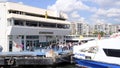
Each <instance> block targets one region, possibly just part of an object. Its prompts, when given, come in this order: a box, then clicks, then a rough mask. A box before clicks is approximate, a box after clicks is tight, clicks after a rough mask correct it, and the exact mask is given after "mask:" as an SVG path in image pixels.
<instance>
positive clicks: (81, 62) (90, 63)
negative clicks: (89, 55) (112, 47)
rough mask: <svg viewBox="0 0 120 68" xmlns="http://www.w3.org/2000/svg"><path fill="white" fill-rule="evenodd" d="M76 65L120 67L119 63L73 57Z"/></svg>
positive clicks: (94, 67)
mask: <svg viewBox="0 0 120 68" xmlns="http://www.w3.org/2000/svg"><path fill="white" fill-rule="evenodd" d="M74 61H75V63H76V64H77V65H79V66H83V67H88V68H89V67H90V68H120V65H117V64H110V63H104V62H98V61H93V60H85V59H78V58H74Z"/></svg>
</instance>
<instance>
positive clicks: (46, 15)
mask: <svg viewBox="0 0 120 68" xmlns="http://www.w3.org/2000/svg"><path fill="white" fill-rule="evenodd" d="M47 17H48V14H47V11H45V18H46V19H47Z"/></svg>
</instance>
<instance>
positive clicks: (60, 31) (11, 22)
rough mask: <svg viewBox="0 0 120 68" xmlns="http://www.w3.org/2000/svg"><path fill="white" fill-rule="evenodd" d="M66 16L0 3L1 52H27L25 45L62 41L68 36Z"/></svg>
mask: <svg viewBox="0 0 120 68" xmlns="http://www.w3.org/2000/svg"><path fill="white" fill-rule="evenodd" d="M66 19H67V15H66V14H64V13H58V12H54V11H50V10H45V9H40V8H36V7H31V6H27V5H24V4H19V3H13V2H0V46H2V47H3V51H2V52H16V51H20V47H21V46H22V47H23V51H26V50H27V46H31V45H32V46H34V48H39V46H40V45H44V46H45V45H49V44H50V43H59V42H65V39H64V37H65V36H66V35H69V34H70V22H68V21H67V20H66Z"/></svg>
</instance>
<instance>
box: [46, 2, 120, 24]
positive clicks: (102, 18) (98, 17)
mask: <svg viewBox="0 0 120 68" xmlns="http://www.w3.org/2000/svg"><path fill="white" fill-rule="evenodd" d="M119 6H120V0H56V2H55V4H53V5H49V6H48V7H47V8H48V9H51V10H55V11H58V12H59V11H63V12H65V13H67V14H68V17H69V20H71V21H78V20H79V21H84V22H85V21H87V22H89V23H110V22H111V21H112V22H117V23H119V22H120V20H119V19H120V7H119ZM84 11H85V12H87V13H85V12H84ZM81 13H82V14H81ZM88 13H91V14H88ZM80 14H81V15H80Z"/></svg>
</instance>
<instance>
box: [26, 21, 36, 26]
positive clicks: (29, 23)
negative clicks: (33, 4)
mask: <svg viewBox="0 0 120 68" xmlns="http://www.w3.org/2000/svg"><path fill="white" fill-rule="evenodd" d="M37 24H38V23H37V22H35V21H26V25H27V26H37Z"/></svg>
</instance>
